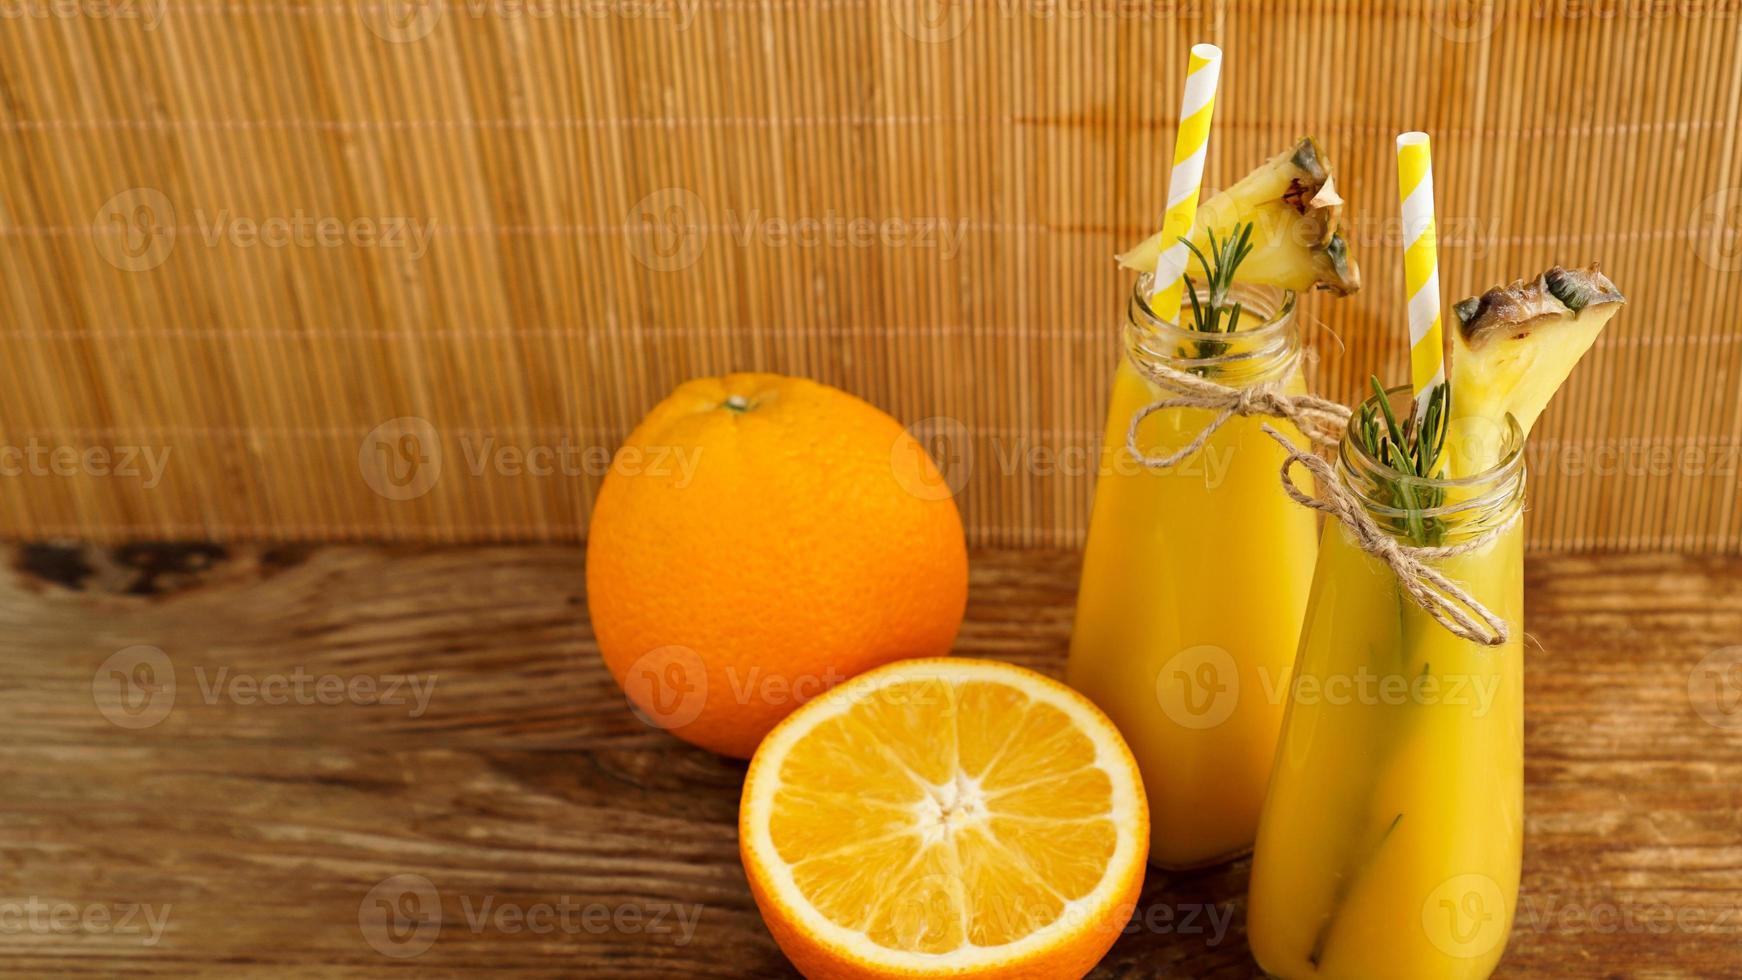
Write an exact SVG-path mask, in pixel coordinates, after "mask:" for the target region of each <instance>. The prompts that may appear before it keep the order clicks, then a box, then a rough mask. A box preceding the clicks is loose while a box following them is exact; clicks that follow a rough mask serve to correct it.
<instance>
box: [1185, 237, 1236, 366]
mask: <svg viewBox="0 0 1742 980" xmlns="http://www.w3.org/2000/svg"><path fill="white" fill-rule="evenodd" d="M1207 235H1208V237H1209V240H1210V254H1209V255H1207V256H1206V255H1205V254H1204V253H1203V251H1202V250H1201V249H1199V248H1198V247H1197V246H1196V245H1193V244H1192V243H1191V241H1190V240H1189V239H1187V238H1185V237H1183V236H1182V237H1181V238H1180V242H1181V243H1182V244H1183V245H1185V247H1186V248H1188V249H1191V253H1192V255H1193V256H1195V257H1196V258H1197V260H1198V265H1199V266H1201V267H1202V268H1203V270H1204V284H1205V289H1204V293H1205V296H1206V300H1199V299H1198V290H1197V286H1196V284H1195V283H1194V282H1193V281H1192V277H1191V274H1190V273H1187V274H1186V277H1185V279H1186V281H1185V292H1186V297H1187V298H1188V299H1190V300H1191V304H1192V323H1191V325H1190V326H1191V329H1192V330H1195V331H1197V332H1199V333H1233V332H1234V331H1235V330H1238V329H1239V328H1240V315H1241V314H1242V313H1243V312H1245V311H1244V308H1243V307H1242V305H1241V304H1239V303H1235V304H1234V305H1232V306H1229V305H1228V291H1229V290H1230V289H1231V288H1232V287H1233V285H1234V270H1235V269H1238V268H1239V267H1240V263H1242V262H1244V261H1246V256H1248V255H1251V254H1252V249H1253V244H1252V224H1251V223H1250V222H1248V223H1244V224H1237V225H1235V226H1234V231H1233V233H1232V234H1230V235H1229V236H1228V237H1227V238H1226V239H1223V240H1222V241H1217V240H1216V233H1215V232H1213V231H1211V232H1208V233H1207ZM1224 317H1225V318H1226V319H1224ZM1227 349H1228V345H1227V344H1226V343H1225V342H1222V341H1216V340H1200V341H1198V354H1197V356H1198V357H1200V358H1207V357H1218V356H1220V355H1221V354H1223V353H1224V352H1226V351H1227Z"/></svg>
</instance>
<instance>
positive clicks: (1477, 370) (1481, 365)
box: [1447, 263, 1627, 477]
mask: <svg viewBox="0 0 1742 980" xmlns="http://www.w3.org/2000/svg"><path fill="white" fill-rule="evenodd" d="M1626 302H1627V298H1626V297H1625V296H1623V295H1621V290H1620V289H1619V288H1617V287H1616V285H1615V283H1613V282H1611V281H1610V280H1609V277H1607V276H1605V275H1603V273H1602V272H1601V271H1599V269H1598V267H1597V265H1596V263H1592V264H1591V266H1590V267H1588V268H1585V269H1566V268H1562V267H1561V266H1555V267H1553V268H1551V269H1549V270H1548V271H1547V272H1544V273H1543V274H1542V275H1540V276H1537V277H1536V278H1535V279H1534V280H1530V281H1528V282H1527V281H1526V280H1523V279H1520V280H1517V281H1515V282H1513V283H1511V284H1509V285H1505V286H1496V287H1494V288H1493V289H1490V290H1488V291H1487V292H1485V293H1483V294H1482V295H1480V296H1472V297H1470V298H1469V299H1466V300H1463V301H1461V302H1458V303H1455V304H1453V306H1452V312H1453V313H1454V314H1455V316H1456V318H1457V329H1456V330H1454V331H1453V332H1452V371H1451V380H1452V412H1451V432H1450V435H1449V436H1448V439H1447V452H1448V454H1449V459H1450V475H1452V476H1453V477H1467V476H1471V475H1474V474H1476V473H1479V472H1481V471H1482V470H1484V469H1487V468H1488V467H1491V466H1493V465H1495V464H1496V463H1498V462H1499V454H1500V443H1501V441H1502V439H1503V436H1504V431H1505V419H1506V416H1508V415H1511V416H1512V417H1513V418H1514V419H1516V420H1517V422H1518V427H1519V429H1520V431H1522V432H1523V433H1524V434H1525V435H1527V436H1528V435H1529V434H1530V430H1531V427H1532V426H1534V425H1535V424H1536V420H1537V418H1538V417H1540V416H1541V415H1542V412H1543V409H1544V408H1546V407H1547V406H1548V403H1549V401H1550V400H1552V399H1553V398H1554V396H1555V392H1557V391H1559V390H1560V388H1561V385H1562V384H1564V383H1565V382H1566V380H1567V377H1568V375H1570V374H1572V371H1573V368H1574V367H1575V366H1577V365H1578V363H1579V360H1580V359H1581V358H1583V357H1584V356H1585V352H1586V351H1588V350H1590V349H1591V345H1592V344H1594V343H1596V341H1597V336H1598V334H1600V333H1602V331H1603V327H1604V325H1606V324H1607V323H1608V322H1609V320H1610V319H1611V318H1613V317H1614V316H1615V314H1616V313H1618V312H1620V310H1621V307H1622V306H1623V305H1625V304H1626Z"/></svg>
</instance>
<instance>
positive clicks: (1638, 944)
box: [0, 546, 1742, 978]
mask: <svg viewBox="0 0 1742 980" xmlns="http://www.w3.org/2000/svg"><path fill="white" fill-rule="evenodd" d="M6 557H7V559H8V561H9V563H10V565H11V566H12V571H11V572H9V573H8V574H7V575H6V577H5V579H4V581H3V582H0V677H4V678H5V680H4V683H0V717H5V718H6V719H8V722H9V724H10V726H11V731H12V732H13V736H12V737H11V738H9V739H8V740H7V742H6V745H5V746H4V747H3V748H0V785H4V786H5V792H4V793H0V929H4V931H5V933H6V941H5V942H4V943H0V972H4V973H8V974H12V975H29V976H72V975H110V974H114V973H118V972H120V971H123V970H125V971H130V972H133V973H137V974H143V975H163V976H213V977H219V976H224V977H228V976H236V975H267V974H270V975H274V976H359V977H361V976H383V975H406V976H410V975H417V976H452V975H459V974H462V973H468V972H479V971H484V970H490V971H494V972H498V973H502V974H505V975H512V976H528V977H530V976H576V975H582V976H597V977H630V978H663V977H683V976H715V977H768V976H785V975H790V973H789V970H788V968H787V967H786V965H785V963H784V961H783V960H782V958H781V957H780V954H779V952H778V950H777V949H775V947H774V946H773V945H772V942H771V941H770V940H769V938H768V935H767V933H766V931H765V930H764V928H763V926H762V923H761V920H760V918H759V917H758V915H757V913H756V910H755V907H754V905H753V904H752V903H751V901H750V898H749V894H748V891H747V888H746V885H745V882H744V878H743V874H742V871H741V870H740V868H739V865H738V858H737V844H736V831H735V827H736V822H735V821H736V814H737V801H738V792H739V786H740V783H741V780H742V777H743V771H744V766H743V764H742V763H738V762H732V761H727V760H723V759H720V758H718V757H715V756H712V755H710V754H708V753H705V752H702V751H700V750H697V749H694V748H691V747H689V746H687V745H685V744H683V743H681V742H678V741H676V740H675V739H673V738H671V737H670V736H668V735H666V734H664V733H662V732H660V731H657V730H654V729H652V728H649V727H647V726H646V725H644V724H643V723H642V722H640V721H638V720H637V719H636V717H635V716H634V715H632V714H631V713H630V712H629V711H628V710H627V707H626V706H625V704H624V702H623V699H622V697H621V695H620V694H619V693H618V692H617V690H616V688H615V686H614V685H613V684H612V682H611V681H610V678H609V676H608V675H607V674H606V673H605V671H604V669H603V666H602V665H601V663H600V661H599V659H598V656H597V652H596V649H595V647H594V645H593V641H592V638H591V634H590V632H589V630H588V628H587V622H586V610H585V599H584V595H583V594H582V591H581V590H582V575H581V569H582V564H583V555H582V553H581V552H580V551H578V550H576V549H573V548H568V547H558V546H542V547H516V548H505V547H503V548H480V549H445V550H428V549H392V548H346V547H323V548H318V549H279V550H261V549H255V548H240V549H233V550H229V551H222V550H215V549H203V548H193V549H190V548H135V549H131V550H129V551H127V552H125V553H121V554H112V553H104V552H98V551H94V550H87V551H84V552H67V551H60V550H56V549H46V548H34V549H29V550H23V551H13V552H11V553H9V554H8V555H7V556H6ZM1076 574H1077V568H1076V561H1075V559H1074V558H1073V557H1072V556H1070V555H1068V554H1062V553H1057V552H1049V551H1041V550H1027V551H1001V552H981V553H977V554H976V555H975V559H974V577H973V584H972V590H971V597H970V607H969V613H968V620H967V622H966V624H965V625H964V627H963V631H962V636H961V640H960V642H959V643H958V645H957V650H958V652H959V653H961V654H965V655H974V656H987V657H996V658H1000V659H1006V660H1010V661H1014V662H1017V663H1022V664H1024V665H1027V666H1030V667H1034V668H1037V669H1040V670H1043V671H1046V672H1048V673H1050V674H1053V675H1055V676H1056V675H1058V673H1059V672H1060V669H1061V667H1062V661H1063V654H1064V650H1065V647H1066V644H1067V640H1068V635H1069V629H1070V620H1071V602H1072V598H1073V594H1074V589H1075V582H1076ZM1528 580H1529V584H1528V588H1529V592H1528V595H1529V608H1528V613H1527V627H1528V629H1529V631H1530V634H1531V636H1532V637H1533V638H1534V643H1533V644H1532V646H1531V652H1530V657H1529V660H1528V667H1527V678H1526V683H1527V690H1528V695H1527V708H1526V737H1527V757H1528V764H1527V767H1526V781H1527V790H1526V810H1527V821H1528V829H1527V836H1526V845H1525V870H1524V885H1523V898H1522V900H1521V910H1522V912H1521V916H1520V921H1519V924H1518V926H1517V927H1516V928H1515V930H1514V933H1513V937H1512V940H1511V946H1510V949H1509V952H1508V954H1507V957H1506V959H1505V961H1504V963H1503V965H1502V968H1501V971H1500V973H1499V974H1498V975H1499V976H1504V977H1555V978H1560V977H1653V978H1671V977H1718V976H1734V975H1736V974H1737V973H1738V972H1739V971H1742V844H1739V843H1738V842H1739V840H1742V788H1739V787H1742V708H1739V707H1738V706H1737V705H1735V704H1732V703H1729V702H1725V701H1719V700H1712V699H1710V698H1705V697H1704V696H1703V695H1702V696H1700V697H1694V696H1691V695H1690V686H1689V683H1690V675H1691V673H1692V672H1693V671H1694V670H1695V669H1696V667H1697V666H1698V665H1699V664H1700V663H1701V662H1702V661H1703V660H1705V658H1706V657H1707V656H1708V655H1709V654H1712V653H1713V652H1715V651H1719V650H1723V649H1725V648H1728V647H1732V646H1734V645H1736V644H1738V643H1742V562H1738V561H1737V560H1735V559H1719V558H1703V559H1702V558H1691V557H1685V556H1677V555H1665V554H1657V555H1634V556H1624V557H1613V556H1611V557H1602V558H1595V557H1566V556H1561V557H1549V556H1541V557H1537V558H1534V559H1532V560H1531V562H1530V563H1529V565H1528ZM141 645H144V646H149V647H154V648H156V649H157V650H161V651H162V652H163V656H164V657H166V658H168V660H169V662H170V663H171V665H172V666H173V668H174V672H175V674H174V676H175V687H174V689H173V690H174V696H173V699H172V700H171V702H170V706H169V707H168V709H167V711H166V713H164V714H162V715H161V717H158V718H157V719H156V720H155V723H153V724H150V725H148V726H146V727H136V728H133V727H123V724H127V725H132V724H137V723H139V722H140V721H141V720H151V717H152V716H150V715H149V714H148V713H145V712H141V713H139V714H132V715H130V714H128V713H127V712H126V711H125V710H123V709H122V702H121V701H120V700H119V699H118V698H117V697H116V696H114V695H113V693H112V692H111V690H110V688H111V684H110V682H111V681H113V680H114V678H113V677H112V675H110V674H108V673H107V672H106V669H105V667H106V665H107V666H109V667H112V666H113V665H114V661H113V659H112V658H114V657H115V656H116V655H117V653H118V652H122V651H128V650H133V649H135V648H137V647H139V646H141ZM221 670H227V671H228V673H227V674H226V675H225V681H224V682H223V684H222V686H218V682H217V681H216V680H215V677H216V673H217V672H218V671H221ZM299 671H300V672H301V673H302V674H304V675H307V676H309V677H312V678H319V677H324V676H335V677H338V678H342V679H343V680H344V681H345V682H347V683H349V682H352V681H355V680H356V679H358V678H370V679H380V678H386V677H391V676H397V675H407V674H410V675H433V676H434V678H435V684H434V687H433V693H432V694H431V696H430V697H429V699H428V701H427V703H426V704H425V705H424V708H423V710H421V711H420V710H418V707H417V705H416V704H415V703H406V704H393V703H360V702H361V701H363V700H371V699H365V698H361V697H358V698H346V699H344V700H345V701H346V703H341V704H321V703H317V702H314V701H312V696H311V699H310V700H309V703H296V698H295V697H289V698H288V699H287V700H288V702H289V703H280V704H274V703H264V702H261V701H258V700H254V699H253V698H252V696H251V695H250V694H249V693H248V690H249V689H247V688H238V687H236V686H235V684H234V681H235V678H236V677H237V676H245V677H249V678H253V679H255V680H256V681H257V682H262V683H263V684H264V685H265V688H266V689H270V686H271V685H270V679H271V678H272V677H273V676H275V675H278V676H284V677H286V678H291V677H292V676H294V675H296V674H297V673H298V672H299ZM130 676H133V677H134V678H135V679H136V680H139V679H141V678H139V677H138V676H137V675H130ZM163 679H164V678H163V675H162V674H159V675H158V676H157V678H156V680H157V681H159V682H161V681H162V680H163ZM212 690H216V691H217V692H218V693H216V694H215V695H210V694H208V693H207V692H208V691H212ZM293 690H294V688H286V689H285V691H286V692H287V693H288V692H289V691H293ZM305 690H307V691H309V692H318V691H319V690H320V689H319V688H318V687H315V686H309V687H307V688H306V689H305ZM1701 690H1702V691H1703V690H1704V688H1702V689H1701ZM376 693H377V694H380V693H381V689H378V690H377V692H376ZM151 703H152V702H150V700H149V699H146V700H144V701H136V702H135V706H138V705H139V704H144V705H146V706H147V707H148V708H149V705H150V704H151ZM1726 708H1728V709H1731V710H1732V711H1733V713H1731V714H1725V713H1723V712H1724V710H1725V709H1726ZM1702 710H1703V711H1704V712H1705V714H1702ZM1707 716H1710V717H1712V718H1714V719H1716V720H1717V721H1719V722H1721V723H1723V724H1720V725H1714V724H1711V723H1708V722H1707V721H1706V720H1704V719H1705V718H1706V717H1707ZM112 718H114V719H120V720H121V722H122V723H123V724H117V723H116V722H115V721H112V720H111V719H112ZM1246 874H1247V865H1246V864H1245V863H1244V862H1238V863H1235V864H1233V865H1230V866H1227V867H1225V868H1221V869H1217V870H1213V871H1209V872H1204V873H1200V874H1195V875H1187V876H1170V875H1166V874H1162V873H1159V872H1151V874H1150V875H1149V880H1148V882H1147V883H1146V886H1145V888H1144V892H1143V896H1142V900H1141V903H1140V906H1139V909H1138V916H1139V918H1138V919H1137V920H1135V921H1134V924H1133V927H1132V929H1131V931H1130V932H1129V934H1127V935H1125V936H1123V937H1122V938H1121V939H1120V941H1119V942H1118V943H1117V944H1116V945H1115V947H1114V949H1113V951H1112V952H1111V954H1110V955H1109V956H1108V958H1107V959H1106V961H1105V962H1104V963H1103V964H1102V966H1101V968H1100V970H1099V971H1098V972H1097V974H1096V976H1100V977H1122V976H1123V977H1216V978H1234V977H1241V978H1244V977H1252V976H1254V975H1255V972H1254V969H1253V967H1252V965H1251V962H1250V959H1249V956H1248V954H1247V952H1246V946H1245V937H1244V931H1243V928H1244V914H1245V910H1244V898H1243V894H1244V887H1245V878H1246ZM405 875H415V876H421V877H422V879H424V880H427V882H428V884H429V887H430V888H431V889H432V890H433V891H432V892H430V893H429V894H430V896H431V897H430V899H429V901H431V902H432V903H433V904H432V905H429V906H426V907H425V908H426V909H427V910H428V911H429V912H431V913H432V914H433V913H435V912H436V910H437V909H439V921H440V924H441V928H440V931H439V934H436V935H428V936H423V938H424V939H427V943H426V944H425V945H426V948H423V949H422V951H421V952H419V953H417V955H414V956H407V957H392V956H387V955H383V954H382V953H381V952H379V951H378V950H377V948H376V947H375V946H372V945H371V943H370V941H369V937H370V936H372V935H373V936H375V937H377V938H378V939H379V938H380V937H381V933H380V932H379V931H376V932H373V933H366V932H365V931H364V925H365V924H364V921H363V917H364V913H365V912H366V911H367V910H368V909H369V908H371V907H372V906H371V905H370V902H371V900H372V897H371V893H372V889H375V888H376V887H377V886H378V885H380V884H381V883H383V882H390V888H393V889H397V888H399V887H400V885H402V884H404V882H406V881H407V880H408V879H404V878H400V877H399V876H405ZM414 894H416V893H414ZM32 899H35V900H36V901H37V902H39V903H45V905H46V906H47V907H49V908H68V909H72V910H75V913H76V914H78V915H84V914H85V913H86V912H87V911H88V910H90V909H97V908H100V909H103V910H105V912H106V913H107V914H111V915H113V916H114V917H116V918H117V919H118V917H119V916H120V915H122V914H123V913H124V912H125V910H126V909H127V908H131V907H138V908H141V909H146V910H149V911H151V912H152V913H153V914H155V915H156V916H158V918H159V920H160V921H161V923H162V925H163V928H162V930H161V931H160V932H159V933H158V934H157V938H156V941H155V942H148V940H150V939H151V938H152V935H151V934H150V933H149V932H144V933H130V932H118V931H116V930H115V929H112V928H107V927H103V928H98V927H94V926H91V925H88V924H73V925H69V926H67V927H65V928H54V927H52V926H51V925H45V926H42V927H40V928H32V927H31V926H30V925H29V922H30V920H29V919H28V918H26V917H24V916H25V912H26V903H28V902H30V901H31V900H32ZM487 903H488V904H487ZM564 907H567V908H569V909H570V913H569V919H568V920H566V922H565V920H563V919H561V917H560V914H561V910H562V909H563V908H564ZM504 909H507V910H509V911H507V912H504V911H503V910H504ZM416 910H417V907H416V906H414V907H413V911H416ZM541 910H543V911H541ZM589 910H602V911H589ZM680 912H681V913H682V914H683V915H687V916H689V917H690V918H689V919H688V921H689V923H690V929H689V930H686V929H685V927H684V926H682V924H681V920H680V919H679V914H680ZM44 914H45V915H46V914H48V913H44ZM520 914H530V915H531V919H530V920H527V921H530V922H531V923H533V925H534V926H542V927H545V928H544V929H543V930H542V931H540V930H539V929H535V928H533V927H531V926H529V925H527V924H526V922H523V921H522V920H520V919H517V918H515V916H516V915H520ZM656 915H658V916H659V917H660V919H659V921H658V922H655V921H654V918H655V916H656ZM480 916H483V918H482V919H481V920H480ZM503 916H506V918H503ZM544 916H548V917H549V918H548V919H547V918H543V917H544ZM589 916H591V918H589ZM601 916H602V917H603V918H601ZM144 921H145V919H144V912H143V911H142V912H140V913H139V914H138V916H137V917H136V919H135V921H134V922H133V925H134V926H135V927H137V928H143V925H142V924H143V923H144ZM369 921H370V928H375V926H374V925H373V922H374V920H369ZM414 921H416V920H415V919H414ZM427 921H434V919H433V918H431V919H429V920H427ZM474 922H479V923H480V924H477V925H474ZM1216 922H1220V923H1222V925H1223V927H1224V928H1225V930H1226V931H1224V932H1217V931H1216V930H1215V928H1214V926H1213V923H1216ZM692 930H693V931H692ZM419 941H420V934H418V933H416V932H415V931H414V932H411V933H409V938H407V939H406V941H405V943H403V944H395V943H391V942H389V943H387V944H386V946H385V948H386V949H388V950H391V951H395V952H401V953H403V952H406V951H407V950H412V951H415V949H414V947H415V946H416V945H417V944H418V943H419Z"/></svg>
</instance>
